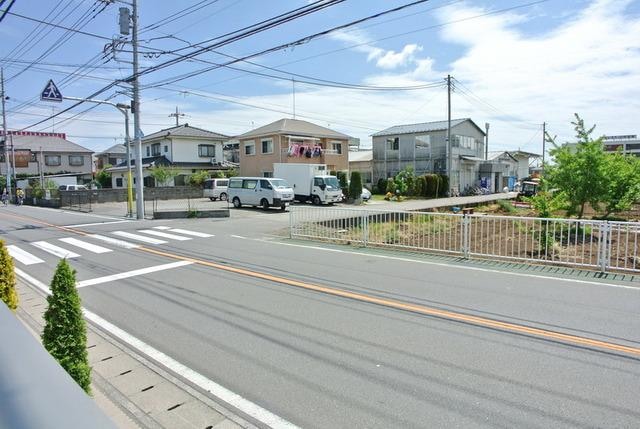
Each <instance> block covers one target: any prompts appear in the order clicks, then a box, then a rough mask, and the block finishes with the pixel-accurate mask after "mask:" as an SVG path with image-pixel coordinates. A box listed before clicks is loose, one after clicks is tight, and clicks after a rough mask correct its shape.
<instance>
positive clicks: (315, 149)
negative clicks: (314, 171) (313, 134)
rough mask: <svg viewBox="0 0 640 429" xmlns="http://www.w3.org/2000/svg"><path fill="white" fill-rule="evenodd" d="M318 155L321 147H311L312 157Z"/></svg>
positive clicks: (320, 153) (320, 152)
mask: <svg viewBox="0 0 640 429" xmlns="http://www.w3.org/2000/svg"><path fill="white" fill-rule="evenodd" d="M320 155H322V148H321V147H320V146H317V145H316V146H315V147H314V148H313V157H314V158H316V157H319V156H320Z"/></svg>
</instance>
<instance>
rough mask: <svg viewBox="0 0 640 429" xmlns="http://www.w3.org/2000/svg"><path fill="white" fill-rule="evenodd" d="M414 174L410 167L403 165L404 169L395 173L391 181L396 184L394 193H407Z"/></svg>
mask: <svg viewBox="0 0 640 429" xmlns="http://www.w3.org/2000/svg"><path fill="white" fill-rule="evenodd" d="M414 178H415V176H414V174H413V168H412V167H405V169H404V170H402V171H401V172H399V173H398V174H396V177H394V179H393V181H394V182H395V184H396V195H407V194H408V191H409V183H413V180H414Z"/></svg>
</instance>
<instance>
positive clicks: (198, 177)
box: [189, 170, 209, 187]
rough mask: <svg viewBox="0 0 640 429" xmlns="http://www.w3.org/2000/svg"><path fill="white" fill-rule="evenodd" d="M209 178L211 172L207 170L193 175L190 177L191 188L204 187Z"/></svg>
mask: <svg viewBox="0 0 640 429" xmlns="http://www.w3.org/2000/svg"><path fill="white" fill-rule="evenodd" d="M208 178H209V172H208V171H206V170H200V171H198V172H197V173H193V174H192V175H191V176H189V184H190V185H191V186H198V187H202V185H203V184H204V181H205V180H207V179H208Z"/></svg>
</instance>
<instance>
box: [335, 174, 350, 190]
mask: <svg viewBox="0 0 640 429" xmlns="http://www.w3.org/2000/svg"><path fill="white" fill-rule="evenodd" d="M336 178H337V179H338V182H339V183H340V189H343V190H345V191H346V190H347V189H348V188H349V185H348V182H349V180H348V178H347V173H345V172H344V171H338V172H337V174H336Z"/></svg>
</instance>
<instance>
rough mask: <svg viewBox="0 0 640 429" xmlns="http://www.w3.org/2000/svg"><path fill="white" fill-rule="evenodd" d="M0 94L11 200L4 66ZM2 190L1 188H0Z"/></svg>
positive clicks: (0, 80) (5, 158) (8, 187)
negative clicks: (0, 97) (0, 96)
mask: <svg viewBox="0 0 640 429" xmlns="http://www.w3.org/2000/svg"><path fill="white" fill-rule="evenodd" d="M0 95H2V132H3V133H2V135H3V138H4V163H5V166H6V168H7V171H6V173H7V185H6V186H7V192H8V193H9V201H11V171H10V169H9V137H8V136H7V113H6V111H5V100H6V99H7V97H6V96H5V93H4V68H2V69H0ZM0 192H2V190H0Z"/></svg>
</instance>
